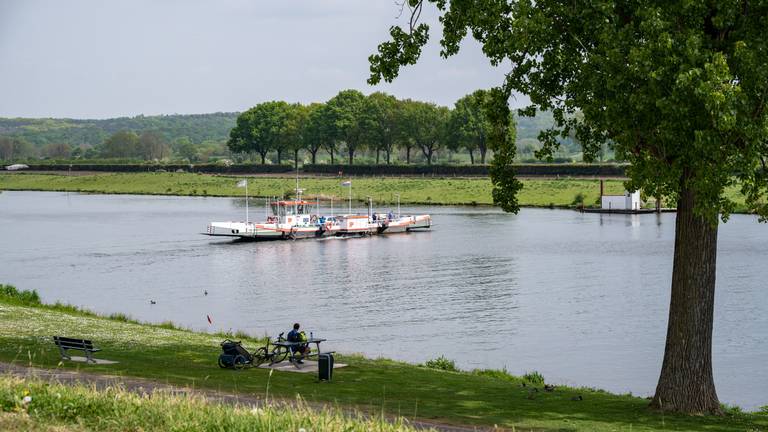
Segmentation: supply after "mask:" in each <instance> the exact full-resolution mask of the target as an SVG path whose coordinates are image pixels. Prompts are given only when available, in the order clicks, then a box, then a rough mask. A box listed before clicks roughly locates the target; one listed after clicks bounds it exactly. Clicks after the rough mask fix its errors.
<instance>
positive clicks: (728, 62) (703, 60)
mask: <svg viewBox="0 0 768 432" xmlns="http://www.w3.org/2000/svg"><path fill="white" fill-rule="evenodd" d="M427 5H434V6H436V7H437V9H438V11H439V13H440V15H441V16H440V21H441V23H442V24H443V34H442V39H441V44H442V46H443V51H442V55H444V56H448V55H453V54H455V53H457V52H458V50H459V48H460V46H461V41H462V40H463V39H464V38H465V37H467V36H468V35H471V37H473V38H474V39H475V40H477V41H478V42H479V43H480V44H481V45H482V49H483V52H484V53H485V54H486V56H487V57H488V58H489V59H490V60H491V62H492V63H493V64H509V73H508V74H507V76H506V79H505V81H504V83H503V85H502V86H501V87H500V91H501V94H502V95H509V94H511V92H513V91H514V92H521V93H524V94H526V95H528V96H529V97H530V100H531V103H532V105H531V107H530V109H528V110H526V111H527V113H532V112H533V111H534V110H548V111H551V112H552V114H553V116H554V118H555V122H556V123H555V125H554V127H553V128H552V129H551V130H549V131H545V132H544V133H542V134H541V135H540V140H541V141H542V142H543V147H542V149H541V150H539V152H538V156H539V157H542V158H547V157H550V156H552V155H553V153H554V151H555V150H556V149H557V148H558V146H559V142H560V140H561V139H562V138H565V137H571V138H574V139H576V140H577V141H579V142H580V143H581V144H582V146H583V148H584V158H585V160H590V159H591V158H593V157H595V156H596V155H597V154H598V152H599V151H600V150H601V149H602V148H603V146H604V144H605V143H606V142H608V143H610V144H611V145H612V146H613V148H614V149H615V151H616V154H617V156H618V157H620V158H623V159H625V160H627V161H628V162H630V163H631V164H632V168H631V169H630V170H629V171H628V172H629V173H630V176H631V178H630V180H629V181H628V184H627V186H628V187H629V188H642V189H644V190H645V192H646V194H648V195H651V196H657V195H663V196H666V197H667V198H668V199H672V200H675V199H676V197H677V193H678V192H679V190H680V188H681V187H682V185H683V184H682V183H681V178H682V174H683V172H684V171H686V172H689V173H690V176H689V177H690V179H689V180H686V184H688V185H689V186H691V187H694V188H695V189H696V190H695V192H696V197H697V200H696V211H697V213H699V214H701V215H706V216H707V217H708V218H710V219H711V220H713V221H715V220H716V219H717V217H718V215H722V217H723V218H726V217H727V215H728V213H729V211H730V209H731V208H732V207H733V203H732V202H731V201H730V200H729V199H728V198H727V197H725V196H724V194H723V192H724V190H725V188H726V187H727V186H729V185H730V184H732V183H734V182H738V183H739V184H741V185H742V188H743V189H744V190H745V194H746V195H747V196H749V197H751V198H750V202H751V203H752V205H753V206H754V207H753V208H754V209H755V211H757V212H759V213H760V214H762V215H763V216H768V208H766V204H765V203H766V200H767V199H768V183H766V174H765V169H763V168H762V166H763V164H764V161H765V159H766V158H768V148H766V147H767V146H766V144H765V143H766V142H767V141H768V112H766V111H767V110H766V109H765V108H766V106H765V105H766V101H767V100H768V84H766V83H768V67H766V65H768V26H766V25H765V22H764V21H765V20H764V17H765V16H768V4H766V3H764V2H757V3H755V2H750V3H749V4H748V6H747V4H746V3H745V2H743V1H736V0H729V1H724V2H705V1H703V0H690V1H686V2H672V3H668V4H664V5H659V4H658V3H656V2H648V1H640V2H631V3H627V2H613V1H598V2H592V1H576V2H561V1H557V0H537V1H536V2H535V3H534V2H533V1H532V0H521V1H516V2H508V1H504V0H477V1H472V2H459V1H454V2H450V3H449V2H445V1H437V0H429V1H421V2H417V6H416V7H426V6H427ZM411 24H412V25H411V27H412V28H411V30H410V31H408V32H406V31H402V30H394V29H393V31H392V40H391V41H390V42H385V43H383V44H381V45H379V50H378V54H377V55H374V56H371V73H372V77H371V79H370V80H369V82H372V83H375V82H378V81H379V80H380V79H381V78H383V79H385V80H386V81H391V80H392V79H393V78H394V77H395V76H397V72H398V70H399V67H401V66H404V65H408V64H413V63H415V62H416V60H417V59H418V56H419V54H420V47H421V46H423V44H424V43H426V41H427V39H428V38H427V35H426V32H427V31H428V29H427V28H425V27H422V26H421V25H413V23H411ZM457 109H458V106H457ZM497 109H498V112H496V113H495V118H496V121H500V122H502V123H504V122H505V121H506V120H505V119H504V118H503V111H504V110H505V109H506V107H503V106H501V105H499V106H498V107H497ZM499 125H501V123H500V124H499ZM512 147H513V145H512V144H511V143H504V142H503V141H498V142H497V144H496V149H495V154H496V160H495V161H494V167H495V168H494V169H493V171H492V179H493V181H494V182H495V183H494V184H498V185H499V188H500V190H499V191H498V193H497V195H496V196H498V198H499V202H500V203H506V204H504V205H506V206H507V207H508V208H511V209H514V208H515V206H514V200H513V199H512V197H513V195H514V193H515V192H516V190H517V189H516V184H515V183H514V182H510V181H509V180H508V177H509V176H510V175H513V173H511V172H510V171H509V170H507V169H506V168H504V164H509V163H511V162H512V158H513V155H514V151H513V149H512ZM505 187H507V188H508V190H506V191H503V190H501V189H502V188H505Z"/></svg>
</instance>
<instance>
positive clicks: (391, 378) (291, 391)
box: [0, 288, 768, 432]
mask: <svg viewBox="0 0 768 432" xmlns="http://www.w3.org/2000/svg"><path fill="white" fill-rule="evenodd" d="M0 292H5V293H6V294H5V295H0V360H2V361H6V362H9V361H10V362H15V363H17V364H21V365H31V366H38V367H46V368H57V367H61V368H74V369H78V368H79V369H82V370H87V371H89V372H95V373H105V374H111V375H122V376H134V377H143V378H149V379H153V380H157V381H161V382H163V383H171V384H177V385H188V386H194V387H196V388H207V389H214V390H222V391H227V392H240V393H246V394H249V395H252V396H259V395H265V393H266V389H267V385H268V382H269V394H270V396H271V397H281V398H286V399H290V400H293V399H294V398H295V397H296V396H297V395H300V396H301V397H302V398H304V399H305V400H307V401H313V402H332V403H336V404H339V405H341V406H345V407H355V408H356V409H360V410H363V411H367V412H382V411H383V412H386V413H389V414H394V415H403V416H405V417H417V418H422V419H432V420H439V421H442V422H448V423H456V424H472V425H494V424H496V425H500V426H506V427H510V428H511V427H513V426H514V427H515V428H517V430H531V429H533V430H537V431H554V430H558V431H560V430H563V431H618V430H626V431H629V430H631V431H662V430H664V431H668V430H675V431H701V430H711V431H733V432H736V431H760V430H768V416H762V415H758V414H744V413H741V412H739V411H738V410H729V411H728V414H727V415H725V416H723V417H698V416H694V417H689V416H677V415H669V414H667V415H663V414H660V413H655V412H652V411H650V410H649V409H648V408H647V405H648V401H647V400H645V399H642V398H638V397H633V396H631V395H614V394H610V393H607V392H603V391H599V390H591V389H576V388H567V387H558V388H556V389H555V391H553V392H545V391H543V388H542V386H541V383H538V384H535V383H533V382H532V381H529V382H528V384H527V385H526V386H525V387H523V386H522V384H523V382H524V380H523V379H522V378H519V377H514V376H511V375H509V374H507V373H506V372H504V371H492V370H483V371H467V372H449V371H443V370H435V369H428V368H424V367H419V366H416V365H411V364H406V363H402V362H395V361H391V360H386V359H375V360H372V359H365V358H362V357H359V356H348V355H340V356H339V358H338V360H337V361H341V362H344V363H348V364H349V366H348V367H346V368H343V369H339V370H337V371H336V373H335V374H334V381H333V382H331V383H319V382H318V381H317V378H316V377H315V376H312V375H305V374H294V373H286V372H277V373H275V374H273V376H272V377H271V378H270V377H269V373H268V371H266V370H263V369H247V370H242V371H231V370H224V369H220V368H218V367H217V366H216V358H217V356H218V353H219V350H220V349H219V346H218V344H219V342H220V341H221V339H222V336H221V335H210V334H205V333H195V332H191V331H186V330H181V329H175V328H172V327H171V326H169V325H165V326H157V325H146V324H140V323H135V322H130V321H128V320H126V319H125V317H117V319H108V318H104V317H98V316H95V315H93V314H90V313H87V312H83V311H79V310H76V309H74V308H72V307H68V306H61V305H59V306H46V305H41V304H39V300H37V299H36V298H34V296H30V295H27V297H26V298H24V297H22V296H20V295H18V294H16V293H15V290H12V289H9V288H5V289H0ZM52 335H62V336H64V335H65V336H71V337H85V338H89V339H92V340H93V341H94V342H95V343H96V344H97V345H98V346H99V347H100V348H102V349H103V352H101V353H99V355H98V357H101V358H108V359H110V360H116V361H119V363H118V364H114V365H88V366H85V365H82V364H78V363H69V362H65V363H60V359H59V355H58V351H57V350H56V349H55V346H54V345H53V343H52V342H51V339H50V337H51V336H52ZM257 343H258V341H256V340H253V339H246V340H245V341H244V345H245V346H246V347H249V348H250V349H253V348H254V347H255V346H256V345H257ZM533 388H537V389H538V391H534V390H532V389H533ZM579 396H580V397H581V400H573V399H574V398H576V399H578V397H579ZM3 406H4V407H5V409H8V405H7V404H4V405H3ZM0 424H1V423H0Z"/></svg>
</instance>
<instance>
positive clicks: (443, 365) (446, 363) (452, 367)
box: [424, 355, 459, 372]
mask: <svg viewBox="0 0 768 432" xmlns="http://www.w3.org/2000/svg"><path fill="white" fill-rule="evenodd" d="M424 367H426V368H429V369H438V370H444V371H449V372H458V371H459V369H458V368H457V367H456V362H454V361H453V360H449V359H447V358H446V357H445V356H442V355H441V356H440V357H438V358H436V359H432V360H427V362H426V363H424Z"/></svg>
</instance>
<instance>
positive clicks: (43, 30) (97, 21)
mask: <svg viewBox="0 0 768 432" xmlns="http://www.w3.org/2000/svg"><path fill="white" fill-rule="evenodd" d="M398 12H399V8H398V6H397V5H396V4H395V3H394V1H393V0H279V1H260V0H209V1H196V0H195V1H192V0H177V1H172V0H141V1H139V0H126V1H100V0H93V1H81V0H68V1H56V0H50V1H38V0H0V116H3V117H72V118H107V117H116V116H133V115H137V114H145V115H153V114H174V113H178V114H190V113H206V112H215V111H242V110H245V109H247V108H249V107H251V106H253V105H255V104H257V103H259V102H262V101H267V100H274V99H280V100H286V101H289V102H305V103H306V102H314V101H325V100H327V99H329V98H330V97H332V96H333V95H334V94H336V92H338V91H339V90H341V89H345V88H355V89H358V90H361V91H363V92H364V93H366V94H368V93H370V92H372V91H376V90H383V91H386V92H389V93H392V94H394V95H396V96H398V97H410V98H414V99H420V100H428V101H433V102H436V103H439V104H443V105H452V104H453V102H454V101H455V100H456V99H457V98H459V97H461V96H462V95H464V94H466V93H469V92H471V91H473V90H475V89H477V88H488V87H492V86H495V85H498V84H500V83H501V82H502V80H503V74H504V70H502V69H494V68H492V67H491V66H490V64H489V63H488V60H487V59H486V58H485V57H484V56H483V55H482V53H481V52H480V49H479V45H478V44H477V43H475V42H474V41H467V42H466V43H465V44H464V48H463V51H462V52H461V53H460V54H459V55H458V56H455V57H453V58H451V59H449V60H443V59H441V58H440V57H439V56H438V51H439V46H438V40H439V33H438V32H436V31H435V30H438V28H436V26H434V25H433V34H432V37H431V39H430V46H429V48H428V49H426V50H425V52H424V53H423V55H422V61H421V62H420V63H419V64H418V65H416V66H411V67H408V68H406V69H404V70H403V72H402V73H401V75H400V77H399V78H398V79H397V80H396V81H395V82H394V83H393V84H387V85H380V86H377V87H371V86H369V85H367V84H366V83H365V80H366V79H367V78H368V60H367V59H368V56H369V55H370V54H371V53H373V52H374V51H375V49H376V46H377V44H378V43H379V42H381V41H384V40H385V39H386V38H387V36H388V29H389V26H391V25H393V24H397V23H402V22H403V20H404V19H405V17H401V18H400V19H399V20H398V19H397V15H398ZM435 17H436V14H435V12H434V11H429V12H428V13H427V14H426V20H427V21H428V22H433V23H434V21H435ZM513 104H514V102H513ZM515 105H518V104H515Z"/></svg>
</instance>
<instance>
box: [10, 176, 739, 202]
mask: <svg viewBox="0 0 768 432" xmlns="http://www.w3.org/2000/svg"><path fill="white" fill-rule="evenodd" d="M240 179H242V177H231V176H219V175H205V174H189V173H105V174H91V175H73V176H67V175H61V174H31V173H15V174H7V173H5V174H0V190H3V189H5V190H39V191H70V192H89V193H114V194H151V195H193V196H243V195H245V189H243V188H238V187H236V186H235V184H236V183H237V181H238V180H240ZM248 181H249V188H248V192H249V194H250V195H251V196H254V197H269V196H278V197H280V196H284V195H286V194H291V193H293V189H294V188H295V187H296V180H295V179H294V178H290V177H262V176H258V177H250V178H249V180H248ZM341 181H342V179H338V178H335V177H330V178H329V177H306V178H301V188H302V189H304V190H305V194H307V195H309V196H315V195H320V196H322V197H326V198H328V197H335V199H336V200H346V199H347V193H348V191H347V189H345V188H342V187H341V186H340V183H341ZM523 184H524V188H523V190H522V191H521V192H520V195H519V201H520V204H521V205H523V206H530V207H550V206H552V207H574V206H575V204H574V202H575V200H576V197H577V195H579V194H581V195H582V196H583V201H584V203H585V205H587V206H595V205H597V200H598V197H599V195H600V183H599V181H598V180H591V179H577V178H565V179H523ZM352 186H353V187H352V193H353V196H354V199H356V200H361V201H364V200H366V199H367V198H366V197H369V196H370V197H371V198H373V200H374V202H375V203H376V204H386V203H394V202H395V201H396V194H398V193H399V194H400V200H401V202H402V203H403V204H437V205H451V204H467V205H475V204H478V205H490V204H492V203H493V199H492V197H491V190H492V185H491V182H490V180H489V179H487V178H477V177H467V178H456V177H445V178H435V177H423V178H422V177H383V178H381V177H380V178H373V177H359V178H354V179H353V180H352ZM623 191H624V186H623V182H622V181H621V180H606V181H605V192H606V193H609V194H620V193H622V192H623ZM727 195H728V196H729V197H730V198H733V199H735V200H736V202H737V203H738V204H737V211H739V212H746V208H745V207H744V204H743V201H744V200H743V198H742V197H741V195H740V193H739V192H738V190H737V189H736V188H731V189H729V190H728V192H727ZM648 205H652V203H649V204H648ZM665 205H669V204H668V203H665Z"/></svg>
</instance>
